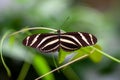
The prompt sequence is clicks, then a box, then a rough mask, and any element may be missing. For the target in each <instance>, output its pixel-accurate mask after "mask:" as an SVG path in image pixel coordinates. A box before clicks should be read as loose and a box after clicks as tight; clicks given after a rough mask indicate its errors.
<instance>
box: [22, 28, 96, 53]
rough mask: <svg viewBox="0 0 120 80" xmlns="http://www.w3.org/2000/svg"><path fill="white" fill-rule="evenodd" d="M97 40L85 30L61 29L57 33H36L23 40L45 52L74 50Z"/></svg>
mask: <svg viewBox="0 0 120 80" xmlns="http://www.w3.org/2000/svg"><path fill="white" fill-rule="evenodd" d="M96 42H97V39H96V37H95V36H93V35H92V34H89V33H84V32H68V33H61V31H60V30H58V31H57V34H53V33H43V34H34V35H31V36H28V37H26V38H25V39H24V40H23V44H24V45H25V46H30V47H33V48H37V49H39V50H40V51H41V52H44V53H48V52H53V51H58V50H59V49H60V48H61V49H63V50H65V51H74V50H77V49H79V48H81V47H86V46H90V45H94V44H96Z"/></svg>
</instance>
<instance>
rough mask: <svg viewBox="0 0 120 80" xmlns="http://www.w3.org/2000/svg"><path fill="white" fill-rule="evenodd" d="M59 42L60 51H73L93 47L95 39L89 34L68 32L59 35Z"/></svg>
mask: <svg viewBox="0 0 120 80" xmlns="http://www.w3.org/2000/svg"><path fill="white" fill-rule="evenodd" d="M60 42H61V47H62V49H64V50H66V51H74V50H77V49H79V48H80V47H85V46H90V45H94V44H95V43H96V42H97V39H96V37H94V36H93V35H92V34H89V33H83V32H68V33H62V34H61V35H60Z"/></svg>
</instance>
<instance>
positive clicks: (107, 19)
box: [0, 0, 120, 80]
mask: <svg viewBox="0 0 120 80" xmlns="http://www.w3.org/2000/svg"><path fill="white" fill-rule="evenodd" d="M68 17H69V19H68V20H67V21H66V23H65V24H64V25H63V26H62V27H61V29H63V30H65V31H66V32H73V31H79V32H88V33H91V34H94V35H95V36H96V37H97V38H98V44H99V45H100V46H101V47H102V49H103V51H104V52H106V53H107V54H109V55H112V56H114V57H116V58H118V59H120V42H119V41H120V32H119V31H120V1H119V0H0V39H1V38H2V36H3V35H4V34H5V33H6V32H7V31H17V30H20V29H22V28H25V27H38V26H45V27H49V28H54V29H59V28H60V26H61V25H62V24H63V23H64V21H65V20H66V19H67V18H68ZM28 33H30V32H28ZM25 36H26V35H25V34H23V33H21V34H17V35H15V37H12V38H10V39H8V40H7V41H6V42H5V43H4V46H3V56H4V60H5V62H6V64H7V65H8V67H9V68H10V70H11V73H12V76H11V77H10V78H9V77H8V76H7V73H6V70H5V68H4V66H3V64H2V62H1V60H0V80H16V79H17V80H23V79H22V78H21V77H20V78H19V79H18V76H20V72H21V69H22V66H23V65H25V67H24V69H23V75H25V74H24V73H25V72H24V70H26V71H27V69H29V70H28V72H27V74H26V76H25V80H33V79H35V78H37V77H38V76H40V75H42V74H43V73H45V72H48V71H50V70H52V69H54V68H56V67H55V65H54V63H53V60H52V57H51V54H41V53H39V51H37V50H35V49H32V48H26V47H24V46H23V45H22V40H23V39H24V38H25ZM25 48H26V49H25ZM33 63H34V64H33ZM30 64H32V65H30ZM43 80H120V65H119V64H118V63H116V62H114V61H112V60H110V59H108V58H106V57H104V56H103V59H102V60H101V62H99V63H94V62H92V61H91V60H89V59H84V60H81V61H77V62H76V63H73V64H72V65H70V66H69V67H67V68H66V69H64V70H63V71H60V72H59V71H56V72H54V73H53V74H51V75H50V76H49V77H46V78H43Z"/></svg>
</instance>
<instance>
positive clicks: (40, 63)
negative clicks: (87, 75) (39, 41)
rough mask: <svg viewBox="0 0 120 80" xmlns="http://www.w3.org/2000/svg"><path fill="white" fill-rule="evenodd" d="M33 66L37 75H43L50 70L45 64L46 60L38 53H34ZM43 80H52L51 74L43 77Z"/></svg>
mask: <svg viewBox="0 0 120 80" xmlns="http://www.w3.org/2000/svg"><path fill="white" fill-rule="evenodd" d="M33 66H34V68H35V70H36V72H37V73H38V74H39V75H41V76H42V75H44V74H46V73H47V72H49V71H51V70H50V67H49V65H48V64H47V62H46V60H45V59H44V58H43V57H41V56H40V55H35V57H34V60H33ZM43 80H54V76H53V74H49V75H47V76H45V77H44V78H43Z"/></svg>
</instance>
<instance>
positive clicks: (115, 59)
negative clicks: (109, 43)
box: [90, 46, 120, 63]
mask: <svg viewBox="0 0 120 80" xmlns="http://www.w3.org/2000/svg"><path fill="white" fill-rule="evenodd" d="M90 47H91V48H93V49H95V50H96V51H98V52H100V53H101V54H103V55H104V56H106V57H108V58H110V59H112V60H113V61H116V62H118V63H120V60H119V59H117V58H115V57H112V56H110V55H108V54H107V53H105V52H102V51H100V50H99V49H97V48H95V47H93V46H90Z"/></svg>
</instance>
